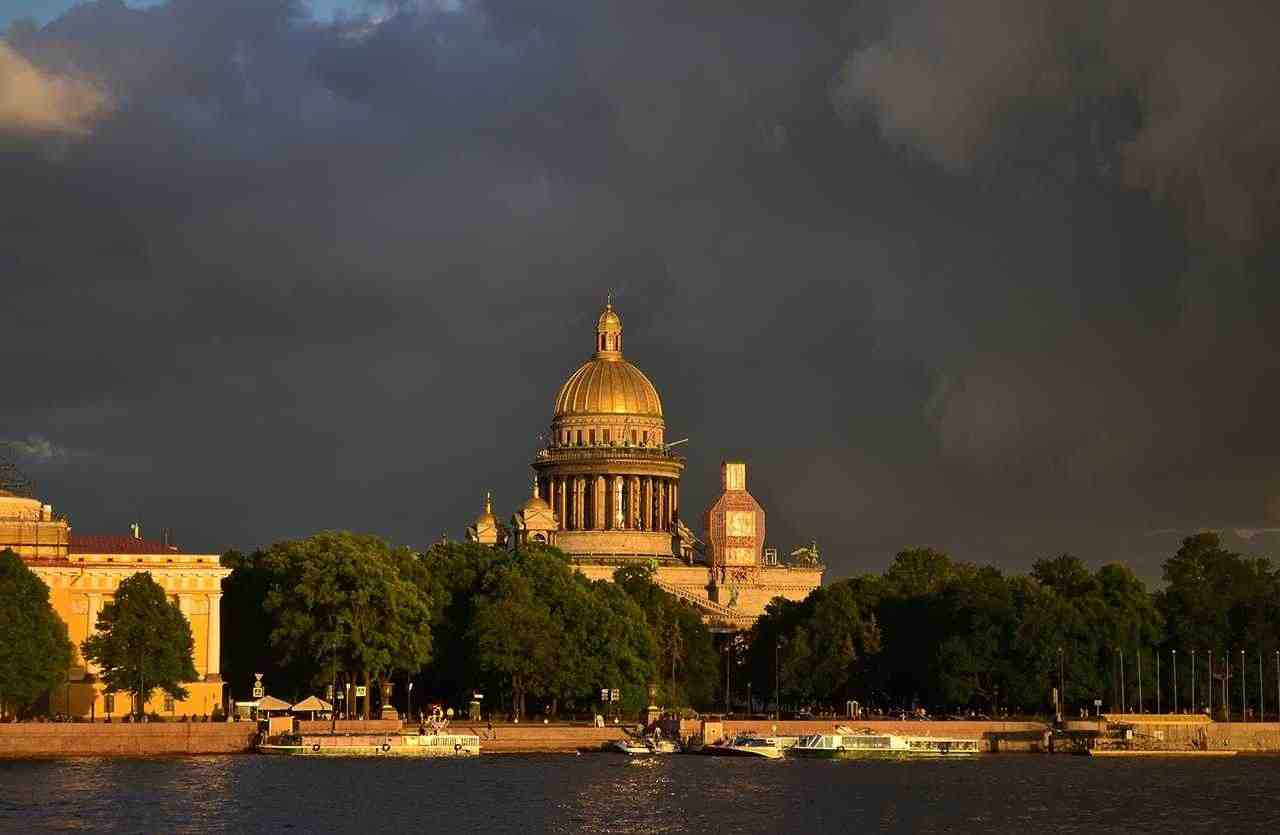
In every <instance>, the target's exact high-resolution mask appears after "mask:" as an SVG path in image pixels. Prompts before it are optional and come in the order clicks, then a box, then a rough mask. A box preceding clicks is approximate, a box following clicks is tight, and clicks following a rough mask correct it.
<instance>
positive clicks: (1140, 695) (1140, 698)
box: [1137, 644, 1142, 713]
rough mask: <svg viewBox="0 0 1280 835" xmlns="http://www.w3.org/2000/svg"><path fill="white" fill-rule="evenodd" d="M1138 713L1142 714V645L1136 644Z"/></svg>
mask: <svg viewBox="0 0 1280 835" xmlns="http://www.w3.org/2000/svg"><path fill="white" fill-rule="evenodd" d="M1137 654H1138V713H1141V712H1142V644H1138V650H1137Z"/></svg>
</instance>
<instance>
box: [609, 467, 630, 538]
mask: <svg viewBox="0 0 1280 835" xmlns="http://www.w3.org/2000/svg"><path fill="white" fill-rule="evenodd" d="M624 479H625V476H620V475H616V476H614V477H613V485H612V488H611V491H612V495H613V500H612V501H611V502H609V505H610V522H609V527H610V528H612V529H613V530H615V531H620V530H624V529H625V528H626V527H627V520H626V518H625V517H623V515H622V482H623V480H624Z"/></svg>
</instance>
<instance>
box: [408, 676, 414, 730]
mask: <svg viewBox="0 0 1280 835" xmlns="http://www.w3.org/2000/svg"><path fill="white" fill-rule="evenodd" d="M408 714H409V721H410V722H412V721H413V682H412V681H410V682H409V707H408Z"/></svg>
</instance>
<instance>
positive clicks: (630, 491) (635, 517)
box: [627, 475, 640, 531]
mask: <svg viewBox="0 0 1280 835" xmlns="http://www.w3.org/2000/svg"><path fill="white" fill-rule="evenodd" d="M627 527H628V528H629V529H630V530H633V531H635V530H639V529H640V477H639V476H634V475H633V476H631V477H630V478H628V479H627Z"/></svg>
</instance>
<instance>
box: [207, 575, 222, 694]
mask: <svg viewBox="0 0 1280 835" xmlns="http://www.w3.org/2000/svg"><path fill="white" fill-rule="evenodd" d="M221 656H222V594H221V592H214V593H212V594H210V595H209V656H208V659H207V660H206V664H205V668H206V672H205V677H204V679H205V681H222V658H221Z"/></svg>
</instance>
